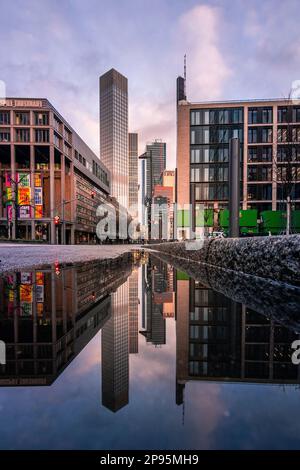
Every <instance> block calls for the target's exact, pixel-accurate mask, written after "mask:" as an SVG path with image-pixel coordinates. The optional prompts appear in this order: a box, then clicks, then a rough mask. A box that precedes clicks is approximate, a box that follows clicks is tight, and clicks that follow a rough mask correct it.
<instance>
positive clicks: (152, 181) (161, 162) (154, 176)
mask: <svg viewBox="0 0 300 470" xmlns="http://www.w3.org/2000/svg"><path fill="white" fill-rule="evenodd" d="M166 152H167V144H166V143H165V142H162V141H161V140H159V139H156V140H155V141H154V142H152V143H150V144H147V146H146V154H147V160H146V195H147V197H148V198H149V197H152V194H151V192H153V188H154V186H155V185H156V184H159V181H160V178H161V174H162V172H163V171H164V170H165V169H166V158H167V157H166Z"/></svg>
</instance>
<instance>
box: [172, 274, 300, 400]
mask: <svg viewBox="0 0 300 470" xmlns="http://www.w3.org/2000/svg"><path fill="white" fill-rule="evenodd" d="M297 338H298V335H297V333H296V332H294V331H293V330H292V329H288V328H286V327H284V326H283V325H282V324H279V323H277V322H276V321H274V319H273V318H272V317H271V318H270V317H269V318H268V317H267V316H266V315H262V314H259V313H256V312H255V311H253V310H251V309H250V308H248V307H246V306H245V305H242V304H240V303H237V302H235V301H233V300H231V299H229V298H228V297H226V296H225V295H223V294H221V293H219V292H216V291H213V290H212V289H211V288H210V287H209V286H207V285H205V284H202V283H201V282H199V281H196V280H194V279H191V278H189V277H188V276H187V275H186V274H185V273H183V272H179V271H177V276H176V402H177V404H178V405H180V404H182V403H183V401H184V388H185V384H186V383H187V382H188V381H191V380H202V381H207V380H208V381H216V382H226V383H227V382H229V381H232V382H239V383H273V384H280V383H284V384H298V383H299V382H300V374H299V372H300V368H299V366H295V365H294V364H293V363H292V361H291V354H292V349H291V344H292V342H293V341H294V340H295V339H297Z"/></svg>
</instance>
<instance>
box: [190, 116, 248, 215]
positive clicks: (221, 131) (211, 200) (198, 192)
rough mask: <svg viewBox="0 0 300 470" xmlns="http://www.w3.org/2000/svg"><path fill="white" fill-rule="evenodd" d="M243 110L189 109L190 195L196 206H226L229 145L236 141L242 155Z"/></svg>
mask: <svg viewBox="0 0 300 470" xmlns="http://www.w3.org/2000/svg"><path fill="white" fill-rule="evenodd" d="M243 121H244V115H243V108H239V107H237V108H227V109H222V108H216V109H213V108H212V109H193V110H191V112H190V194H191V202H192V204H193V211H194V219H195V218H196V214H195V207H196V205H197V206H199V204H203V207H204V208H210V207H215V208H218V207H222V208H223V207H226V206H227V205H228V191H229V188H228V158H229V141H230V139H231V138H232V137H238V138H239V139H240V142H241V155H243V141H244V135H243Z"/></svg>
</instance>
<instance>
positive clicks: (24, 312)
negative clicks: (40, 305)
mask: <svg viewBox="0 0 300 470" xmlns="http://www.w3.org/2000/svg"><path fill="white" fill-rule="evenodd" d="M31 315H32V304H31V303H30V302H21V303H20V317H30V316H31Z"/></svg>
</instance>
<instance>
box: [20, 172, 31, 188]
mask: <svg viewBox="0 0 300 470" xmlns="http://www.w3.org/2000/svg"><path fill="white" fill-rule="evenodd" d="M18 183H19V187H22V188H29V187H30V174H29V173H18Z"/></svg>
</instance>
